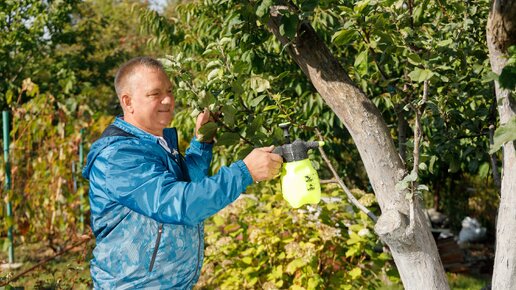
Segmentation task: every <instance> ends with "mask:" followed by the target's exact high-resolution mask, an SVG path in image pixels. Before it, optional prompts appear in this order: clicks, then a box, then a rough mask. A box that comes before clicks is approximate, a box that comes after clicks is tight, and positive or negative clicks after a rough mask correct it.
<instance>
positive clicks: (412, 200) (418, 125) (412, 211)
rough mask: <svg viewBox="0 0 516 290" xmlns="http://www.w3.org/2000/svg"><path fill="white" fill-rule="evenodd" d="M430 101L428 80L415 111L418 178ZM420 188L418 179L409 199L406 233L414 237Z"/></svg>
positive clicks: (413, 170)
mask: <svg viewBox="0 0 516 290" xmlns="http://www.w3.org/2000/svg"><path fill="white" fill-rule="evenodd" d="M427 99H428V80H426V81H424V82H423V98H422V99H421V103H420V104H419V105H418V106H417V107H416V108H414V107H413V109H414V111H415V113H416V122H415V124H414V151H413V158H414V164H413V167H412V172H413V173H415V174H416V176H418V172H419V155H420V154H419V143H420V142H421V138H422V135H423V134H422V130H421V116H422V115H423V112H424V110H425V105H426V101H427ZM417 187H418V182H417V178H416V181H414V182H413V183H412V186H411V188H410V191H411V194H412V196H411V197H410V199H409V226H408V227H407V230H406V233H407V236H409V237H410V236H412V235H413V234H414V229H415V227H416V219H415V212H416V205H417V203H416V202H415V200H416V198H417V196H416V191H417Z"/></svg>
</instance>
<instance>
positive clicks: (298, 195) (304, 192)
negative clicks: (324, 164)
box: [272, 123, 324, 208]
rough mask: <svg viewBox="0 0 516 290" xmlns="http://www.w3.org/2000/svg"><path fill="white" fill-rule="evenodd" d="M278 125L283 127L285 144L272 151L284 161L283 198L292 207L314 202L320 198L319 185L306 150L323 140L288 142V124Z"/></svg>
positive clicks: (320, 144)
mask: <svg viewBox="0 0 516 290" xmlns="http://www.w3.org/2000/svg"><path fill="white" fill-rule="evenodd" d="M279 127H280V128H282V129H283V136H284V137H285V144H283V145H281V146H278V147H276V148H275V149H274V151H272V152H273V153H276V154H278V155H281V157H283V161H284V162H283V168H282V170H281V191H282V192H283V198H284V199H285V200H286V201H287V202H288V203H289V204H290V206H292V207H293V208H298V207H300V206H302V205H304V204H308V203H310V204H316V203H318V202H319V201H320V200H321V185H320V184H319V176H318V175H317V171H315V169H314V167H313V166H312V163H311V162H310V159H308V150H309V149H315V148H319V147H320V146H323V145H324V142H322V141H319V142H317V141H312V142H307V141H302V140H296V141H294V142H292V143H290V134H289V132H288V130H289V127H290V124H289V123H284V124H280V125H279Z"/></svg>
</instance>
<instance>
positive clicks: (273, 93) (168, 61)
mask: <svg viewBox="0 0 516 290" xmlns="http://www.w3.org/2000/svg"><path fill="white" fill-rule="evenodd" d="M411 3H412V6H410V7H408V6H407V3H406V2H405V1H402V0H388V1H387V0H386V1H376V0H363V1H340V2H336V1H294V4H296V5H297V7H298V8H299V10H298V11H296V12H295V13H294V12H292V11H282V13H286V14H288V15H287V16H288V17H284V23H283V25H284V29H283V33H285V34H291V33H292V29H293V28H295V27H296V25H297V24H296V23H299V22H300V21H310V22H311V23H312V25H313V26H314V28H315V29H316V30H317V32H318V33H319V35H320V36H321V37H322V39H323V40H324V41H325V42H326V43H328V44H329V45H330V46H331V49H332V51H333V53H334V55H335V56H337V58H338V59H339V60H340V61H341V64H342V65H343V66H344V68H345V69H346V70H347V71H348V72H349V75H350V77H351V78H352V80H353V81H354V82H355V83H356V84H358V85H359V87H360V88H362V90H363V91H364V92H365V93H366V94H367V95H368V96H370V98H371V99H372V100H373V102H374V103H375V104H376V105H377V106H378V107H379V108H380V110H381V111H382V114H383V116H384V118H385V120H386V122H387V123H388V125H389V127H390V128H392V131H391V132H392V136H393V138H394V140H395V141H398V143H399V150H400V154H401V155H402V156H407V157H405V161H406V163H407V164H408V165H410V163H411V162H412V158H411V154H407V152H411V151H412V149H413V142H412V140H411V138H410V137H409V138H404V137H403V136H410V135H411V134H412V130H411V128H410V127H411V125H413V124H414V118H415V114H414V112H413V111H411V109H410V108H411V107H418V105H419V104H420V102H421V100H422V95H423V82H425V81H426V82H428V83H429V84H430V85H429V91H428V100H427V101H426V102H425V106H426V110H425V113H424V115H423V118H422V126H423V137H424V139H423V140H422V143H421V146H422V147H421V150H420V152H421V157H420V161H421V162H422V164H421V166H420V168H421V172H419V173H418V176H420V178H421V183H424V184H427V185H428V187H429V189H430V191H429V192H430V193H429V194H434V196H433V197H432V196H427V205H428V206H435V207H443V208H444V209H445V211H450V212H452V211H456V210H455V209H454V208H453V204H448V203H446V202H445V200H446V199H447V198H448V197H449V196H451V195H453V193H451V191H452V190H453V187H454V186H453V183H454V182H456V180H458V179H460V176H463V175H464V174H473V175H475V174H479V173H482V176H483V177H484V178H488V177H489V176H490V175H489V174H485V173H483V172H485V171H486V170H485V169H486V168H487V169H488V170H489V168H490V163H489V155H488V138H487V134H488V132H489V129H488V128H489V125H491V124H495V123H496V118H497V117H496V106H495V97H494V94H493V84H492V78H491V77H490V71H491V70H490V68H489V65H488V59H487V49H486V45H485V41H484V39H485V31H484V27H485V24H486V19H487V14H488V8H489V5H488V3H487V0H474V1H472V2H471V1H470V2H468V3H464V2H463V1H447V2H446V3H444V2H442V1H417V2H412V1H411ZM272 5H275V2H274V1H249V2H240V1H217V0H215V1H208V2H195V3H184V4H178V5H176V6H172V7H171V8H169V9H168V10H167V11H168V13H169V14H165V15H164V16H162V15H159V14H157V13H152V12H148V11H147V12H143V13H142V22H144V23H147V27H148V28H150V29H153V28H154V30H152V32H153V33H154V34H155V35H156V36H155V38H154V40H155V41H154V43H160V44H162V45H163V47H165V49H167V48H168V49H169V52H168V54H169V55H168V56H166V58H164V63H165V65H166V66H167V67H168V68H169V69H170V72H171V74H172V76H173V78H174V80H175V84H176V87H177V95H176V97H177V101H178V103H179V104H180V106H179V108H181V109H183V108H184V110H189V108H196V110H195V111H193V112H192V115H194V116H195V115H196V113H197V112H198V111H200V110H202V109H203V108H205V107H208V108H210V109H212V110H213V111H221V112H222V117H221V118H220V119H219V120H218V122H217V123H218V125H219V129H220V131H219V132H220V134H219V138H221V139H222V140H223V142H221V143H219V144H220V145H224V146H225V147H226V148H228V149H229V150H230V152H233V153H235V154H232V156H234V158H241V157H242V156H243V155H245V153H247V152H249V150H250V146H261V145H266V144H278V143H281V141H282V140H281V135H280V130H278V129H277V127H276V124H279V123H282V122H285V121H289V122H290V123H292V124H293V125H294V126H293V127H294V130H295V132H293V135H294V136H298V137H300V138H303V139H310V138H313V133H312V132H313V128H314V127H317V128H319V129H320V130H321V132H322V133H323V135H324V136H325V138H328V139H329V140H332V142H328V143H330V146H329V148H327V149H328V150H327V151H328V153H329V155H331V156H332V158H334V159H335V162H334V163H337V164H339V171H340V172H344V175H348V173H351V172H352V173H353V174H351V176H352V177H351V176H348V179H351V180H350V182H351V183H355V184H357V185H359V186H364V187H367V186H368V183H367V179H366V177H365V173H364V171H363V168H362V166H361V164H360V163H357V162H353V161H354V160H359V157H358V154H357V152H356V150H355V149H354V148H353V146H351V145H352V141H351V140H350V138H349V135H348V134H347V132H345V131H343V126H342V124H341V123H340V122H339V120H338V119H337V118H335V115H334V114H333V112H331V111H330V110H329V109H328V108H327V107H325V106H324V104H323V101H322V100H321V98H320V96H319V95H318V94H317V93H316V92H315V90H314V88H313V87H312V86H311V85H310V84H309V83H308V81H307V80H306V78H305V77H304V76H303V75H302V73H301V70H300V69H299V68H298V67H297V66H296V65H295V64H294V63H292V60H291V59H290V57H288V56H287V55H286V54H285V50H284V48H283V47H281V45H280V44H279V42H278V41H276V40H275V39H274V37H273V36H272V34H271V33H269V32H268V31H267V28H266V23H267V21H268V9H270V7H271V6H272ZM166 15H169V17H168V18H167V16H166ZM294 20H295V21H294ZM181 113H182V112H181ZM181 113H180V114H181ZM185 114H187V113H185ZM188 114H190V111H189V112H188ZM176 124H178V125H180V124H181V123H180V122H179V121H178V122H176ZM344 146H345V148H346V150H342V148H343V147H344ZM220 152H221V153H222V152H226V151H223V150H222V149H220ZM224 158H225V157H224V156H223V157H222V160H223V162H224V161H226V160H224ZM348 158H349V159H348ZM232 160H233V159H231V158H229V160H227V161H232ZM221 164H224V163H221ZM217 165H220V164H217ZM216 167H217V166H216ZM327 174H328V173H325V172H324V171H323V174H322V175H323V176H324V175H327ZM450 174H453V175H455V176H454V177H453V178H451V175H450ZM443 178H444V179H448V182H443ZM433 201H436V202H437V204H432V202H433ZM449 205H451V206H452V207H449ZM465 206H466V207H467V204H465ZM460 214H461V215H462V216H464V215H466V214H467V213H466V212H464V211H462V210H461V212H460ZM460 221H461V218H459V219H457V220H455V219H454V220H452V223H454V224H456V225H460Z"/></svg>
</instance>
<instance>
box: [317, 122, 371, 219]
mask: <svg viewBox="0 0 516 290" xmlns="http://www.w3.org/2000/svg"><path fill="white" fill-rule="evenodd" d="M315 133H316V134H317V136H318V137H319V140H321V141H323V137H322V134H321V132H320V131H319V129H317V128H315ZM319 152H321V156H322V158H323V159H324V161H325V162H326V165H328V168H329V169H330V171H331V172H332V173H333V176H334V177H335V179H334V180H335V181H336V182H337V183H338V184H339V185H340V187H342V189H343V190H344V192H345V193H346V196H347V197H348V200H349V201H350V202H351V203H352V204H353V205H355V206H356V207H358V208H359V209H360V210H361V211H363V212H364V213H365V214H366V215H367V216H368V217H369V218H370V219H371V220H373V222H375V223H376V221H378V217H377V216H376V215H375V214H374V213H372V212H371V211H370V210H369V209H367V208H366V207H365V206H363V205H362V204H361V203H360V202H359V201H358V200H357V199H356V198H355V196H353V194H352V193H351V191H350V190H349V189H348V187H347V186H346V184H344V181H342V179H341V178H340V176H339V174H338V173H337V171H336V170H335V168H334V167H333V165H332V164H331V162H330V159H329V158H328V156H327V155H326V152H324V149H323V148H322V147H319ZM332 180H333V179H332Z"/></svg>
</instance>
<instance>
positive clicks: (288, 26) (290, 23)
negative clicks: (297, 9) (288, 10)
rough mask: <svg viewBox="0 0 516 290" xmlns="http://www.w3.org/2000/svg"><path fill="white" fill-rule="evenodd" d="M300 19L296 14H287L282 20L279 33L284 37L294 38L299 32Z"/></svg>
mask: <svg viewBox="0 0 516 290" xmlns="http://www.w3.org/2000/svg"><path fill="white" fill-rule="evenodd" d="M297 23H298V18H297V15H296V14H285V15H284V16H283V17H282V18H281V24H280V27H279V32H280V34H281V35H282V36H286V37H287V38H293V37H294V36H295V35H296V32H297Z"/></svg>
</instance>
